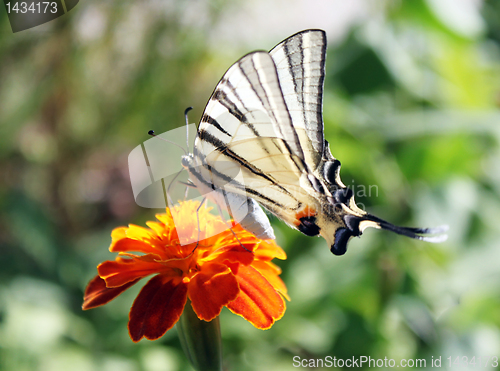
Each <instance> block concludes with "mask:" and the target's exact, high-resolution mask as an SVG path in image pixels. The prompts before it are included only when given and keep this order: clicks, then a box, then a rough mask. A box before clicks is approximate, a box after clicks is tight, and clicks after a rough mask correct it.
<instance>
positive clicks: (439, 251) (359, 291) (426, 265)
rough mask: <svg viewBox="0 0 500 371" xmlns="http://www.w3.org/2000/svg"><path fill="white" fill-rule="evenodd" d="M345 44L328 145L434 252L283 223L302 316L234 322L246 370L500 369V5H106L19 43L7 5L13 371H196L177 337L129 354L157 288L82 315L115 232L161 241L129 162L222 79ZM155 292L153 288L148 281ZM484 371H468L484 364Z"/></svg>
mask: <svg viewBox="0 0 500 371" xmlns="http://www.w3.org/2000/svg"><path fill="white" fill-rule="evenodd" d="M306 28H323V29H325V30H326V31H327V33H328V38H329V49H328V57H327V77H326V81H325V85H326V86H325V100H324V120H325V136H326V138H327V140H328V141H329V142H330V145H331V149H332V153H333V155H334V156H336V157H337V158H339V159H340V161H341V162H342V164H343V168H342V172H341V174H342V179H343V181H344V183H345V184H346V185H350V186H353V185H355V186H356V188H355V189H356V191H357V190H361V188H359V186H361V185H364V186H366V187H368V186H369V185H377V188H376V190H377V192H375V188H371V189H372V193H371V195H366V196H365V195H360V194H358V197H357V201H358V202H359V203H361V204H363V205H364V207H365V208H366V209H367V210H368V211H370V212H371V213H373V214H376V215H378V216H380V217H382V218H384V219H387V220H389V221H392V222H394V223H396V224H399V225H407V226H422V227H424V226H437V225H441V224H449V225H450V231H449V239H448V241H447V242H445V243H442V244H438V245H433V244H428V243H424V242H419V241H413V240H410V239H407V238H404V237H401V236H397V235H392V234H391V233H389V232H381V231H375V230H370V231H367V232H366V233H365V234H364V235H363V237H362V238H361V239H356V240H354V241H352V242H351V243H350V245H349V250H348V252H347V254H346V255H344V256H342V257H335V256H333V255H332V254H331V253H330V252H329V250H328V247H327V246H326V244H325V242H324V240H323V239H320V238H308V237H306V236H303V235H301V234H300V233H299V232H296V231H294V230H291V229H290V228H288V227H286V226H285V225H284V224H283V223H281V222H280V221H278V220H273V223H274V226H275V229H276V233H277V236H278V242H279V244H280V245H281V246H282V247H284V249H285V250H286V252H287V254H288V259H287V260H286V261H284V262H279V264H280V266H281V267H282V268H283V274H282V277H283V279H284V281H285V282H286V284H287V286H288V288H289V293H290V296H291V298H292V301H291V302H289V303H288V307H287V312H286V314H285V316H284V318H283V319H282V320H280V321H278V322H277V323H276V324H275V325H274V326H273V327H272V328H271V329H270V330H267V331H261V330H257V329H255V328H253V327H252V326H251V325H250V324H249V323H247V322H246V321H244V320H243V319H241V318H240V317H237V316H235V315H233V314H231V313H230V312H229V311H227V310H224V311H223V313H222V315H221V324H222V333H223V340H224V354H225V364H226V367H227V369H228V370H271V369H272V370H292V369H296V368H294V367H293V361H292V358H293V357H294V356H300V357H303V358H324V357H325V356H328V355H329V356H336V357H337V358H343V359H347V358H352V357H353V356H354V357H358V356H362V355H364V356H371V357H372V358H384V357H388V358H394V359H395V360H397V361H399V359H411V358H413V359H415V358H423V359H426V360H427V368H431V366H430V362H431V359H432V357H434V359H436V358H438V357H442V362H443V369H445V368H447V367H445V366H446V365H447V362H448V360H447V358H448V357H452V359H453V361H454V360H455V358H456V357H457V356H467V357H469V361H470V360H471V358H472V357H473V356H475V357H476V366H475V367H477V368H479V364H478V357H484V358H483V364H482V366H481V367H480V368H481V369H484V370H488V369H493V368H494V367H492V366H491V361H490V364H489V365H488V366H487V367H484V360H485V359H486V357H489V356H497V357H500V330H499V326H500V244H499V240H498V237H499V232H498V230H499V227H498V225H499V224H500V146H499V141H500V110H499V107H500V2H499V1H497V0H490V1H481V0H399V1H397V0H394V1H391V0H387V1H382V0H381V1H368V0H355V1H354V0H353V1H349V2H347V1H327V0H324V1H309V2H308V1H306V0H290V1H284V0H280V1H267V2H266V1H264V0H260V1H254V2H243V1H236V2H234V1H232V2H231V1H229V0H227V1H224V0H217V1H201V0H198V1H181V0H169V1H163V2H162V1H135V2H133V1H123V0H122V1H118V0H116V1H106V2H101V1H92V0H85V1H83V0H82V1H80V3H79V4H78V5H77V6H76V7H75V8H74V9H73V10H72V11H71V12H70V13H69V14H67V15H65V16H63V17H61V18H58V19H57V20H55V21H52V22H50V23H47V24H45V25H43V26H39V27H37V28H34V29H31V30H27V31H23V32H20V33H16V34H13V33H12V31H11V29H10V26H9V23H8V19H7V15H6V11H5V10H4V8H3V7H0V176H1V185H0V208H1V219H0V233H1V234H0V245H1V246H0V370H2V371H28V370H29V371H31V370H36V371H65V370H73V371H91V370H103V371H114V370H119V371H136V370H137V371H139V370H140V371H164V370H165V371H170V370H189V369H190V366H189V365H188V363H187V361H186V358H185V357H184V355H183V353H182V350H181V349H180V345H179V341H178V338H177V334H176V331H175V329H173V330H171V331H169V332H167V334H166V335H165V336H164V337H163V338H161V339H160V340H158V341H154V342H151V341H147V340H143V341H141V342H140V343H138V344H134V343H132V341H131V340H130V338H129V336H128V334H127V320H128V311H129V309H130V306H131V304H132V301H133V299H134V297H135V295H137V292H138V290H139V289H140V286H141V285H138V287H134V288H133V289H131V290H128V291H129V292H126V293H125V294H123V295H122V296H120V297H119V298H117V299H116V300H115V301H113V302H112V303H110V304H108V305H106V306H104V307H102V308H98V309H94V310H91V311H87V312H82V311H81V309H80V307H81V303H82V295H83V290H84V288H85V286H86V283H87V282H88V280H89V279H90V278H91V277H93V276H94V275H95V274H96V265H97V264H98V263H99V262H101V261H103V260H108V259H113V258H114V254H111V253H109V252H108V251H107V248H108V246H109V243H110V233H111V230H112V229H113V228H114V227H117V226H120V225H126V224H128V223H135V224H139V225H144V224H143V223H144V222H145V221H146V220H151V219H153V218H154V213H155V212H157V210H148V209H143V208H140V207H138V206H136V205H135V203H134V199H133V195H132V190H131V186H130V181H129V178H128V177H129V175H128V168H127V156H128V154H129V152H130V151H131V150H132V149H133V148H134V147H136V146H137V145H139V144H140V143H142V142H143V141H145V140H147V139H149V138H148V136H147V134H146V133H147V130H149V129H151V128H154V129H155V130H156V131H157V132H159V133H161V132H164V131H167V130H169V129H172V128H175V127H179V126H182V125H183V122H184V119H183V110H184V109H185V108H186V107H187V106H194V111H193V112H192V114H191V116H190V117H191V121H198V118H199V117H200V116H201V113H202V110H203V108H204V106H205V103H206V101H207V100H208V98H209V95H210V93H211V92H212V90H213V88H214V86H215V84H216V83H217V82H218V80H219V78H220V77H221V76H222V74H223V73H224V71H225V70H226V69H227V68H228V67H229V66H230V65H231V64H232V63H233V62H234V61H236V60H237V59H238V58H239V57H240V56H242V55H244V54H245V53H247V52H249V51H251V50H254V49H266V50H269V49H270V48H272V47H273V46H274V45H275V44H277V43H278V42H280V41H281V40H283V39H285V38H286V37H288V36H290V35H292V34H293V33H295V32H298V31H300V30H302V29H306ZM144 282H145V281H144ZM454 369H458V368H454ZM471 369H472V368H471Z"/></svg>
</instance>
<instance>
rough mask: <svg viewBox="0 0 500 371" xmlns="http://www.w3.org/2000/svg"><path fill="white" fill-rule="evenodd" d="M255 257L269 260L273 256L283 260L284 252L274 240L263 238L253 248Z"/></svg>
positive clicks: (284, 257)
mask: <svg viewBox="0 0 500 371" xmlns="http://www.w3.org/2000/svg"><path fill="white" fill-rule="evenodd" d="M255 258H256V259H260V260H271V259H273V258H277V259H280V260H285V259H286V253H285V251H284V250H283V249H282V248H281V247H279V246H278V245H277V244H276V242H275V241H274V240H263V241H261V243H260V244H259V246H258V247H257V249H256V250H255Z"/></svg>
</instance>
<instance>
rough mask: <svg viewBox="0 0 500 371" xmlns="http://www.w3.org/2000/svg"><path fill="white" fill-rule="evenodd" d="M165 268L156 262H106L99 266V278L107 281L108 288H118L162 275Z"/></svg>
mask: <svg viewBox="0 0 500 371" xmlns="http://www.w3.org/2000/svg"><path fill="white" fill-rule="evenodd" d="M163 269H164V266H163V265H161V264H160V263H156V262H146V261H143V260H140V259H121V258H118V261H110V260H108V261H105V262H103V263H101V264H99V265H98V266H97V272H98V273H99V276H101V277H102V278H104V279H105V280H106V285H107V286H108V287H118V286H122V285H124V284H126V283H127V282H130V281H134V280H136V279H137V278H142V277H146V276H149V275H150V274H153V273H160V272H161V271H162V270H163Z"/></svg>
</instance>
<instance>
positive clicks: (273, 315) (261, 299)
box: [227, 265, 285, 330]
mask: <svg viewBox="0 0 500 371" xmlns="http://www.w3.org/2000/svg"><path fill="white" fill-rule="evenodd" d="M236 279H237V280H238V283H239V285H240V294H239V295H238V297H237V298H236V299H235V300H234V301H232V302H231V303H229V304H228V305H227V307H228V308H229V309H230V310H231V312H233V313H236V314H238V315H240V316H242V317H243V318H245V319H246V320H247V321H249V322H250V323H251V324H252V325H254V326H255V327H257V328H259V329H262V330H265V329H268V328H270V327H271V326H272V325H273V323H274V321H276V320H278V319H280V318H281V317H282V316H283V314H284V313H285V301H284V300H283V298H282V297H281V295H280V294H278V293H277V292H276V290H275V289H274V287H273V286H272V285H271V284H270V283H269V282H268V281H267V280H266V279H265V278H264V276H263V275H262V274H260V273H259V272H258V271H257V270H256V269H255V268H253V267H252V266H249V267H247V266H244V265H241V266H240V267H239V270H238V274H237V276H236Z"/></svg>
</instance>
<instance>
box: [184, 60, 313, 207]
mask: <svg viewBox="0 0 500 371" xmlns="http://www.w3.org/2000/svg"><path fill="white" fill-rule="evenodd" d="M193 154H194V161H195V164H196V165H197V167H198V169H200V170H199V173H200V175H201V178H202V179H204V180H205V181H208V182H211V183H212V184H214V185H215V186H216V187H219V188H222V187H226V190H228V191H231V192H234V193H239V194H245V195H247V196H249V197H252V198H254V199H256V200H257V201H259V202H260V203H261V204H263V205H265V206H266V207H267V208H268V209H270V210H271V211H274V212H276V213H282V211H281V210H284V209H289V210H297V209H298V208H299V207H301V203H300V201H299V198H300V197H298V195H297V193H304V192H305V191H304V189H303V188H302V187H301V178H302V177H303V176H304V175H307V168H306V165H305V163H304V161H303V158H304V154H303V151H302V147H301V142H300V140H299V137H298V135H297V133H296V131H295V129H294V127H293V124H292V121H291V118H290V115H289V112H288V109H287V106H286V103H285V101H284V98H283V95H282V92H281V87H280V84H279V80H278V74H277V71H276V66H275V64H274V61H273V59H272V57H271V56H270V55H269V53H267V52H254V53H250V54H248V55H246V56H244V57H243V58H241V59H240V60H239V61H238V62H236V63H235V64H234V65H233V66H232V67H231V68H230V69H229V70H228V71H227V72H226V74H225V75H224V77H223V78H222V79H221V81H220V82H219V84H218V85H217V87H216V88H215V91H214V93H213V95H212V97H211V98H210V100H209V102H208V104H207V107H206V109H205V113H204V115H203V117H202V120H201V123H200V127H199V129H198V135H197V138H196V140H195V149H194V153H193ZM306 178H307V176H306ZM230 181H231V184H230V185H229V189H228V188H227V187H228V183H229V182H230Z"/></svg>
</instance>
